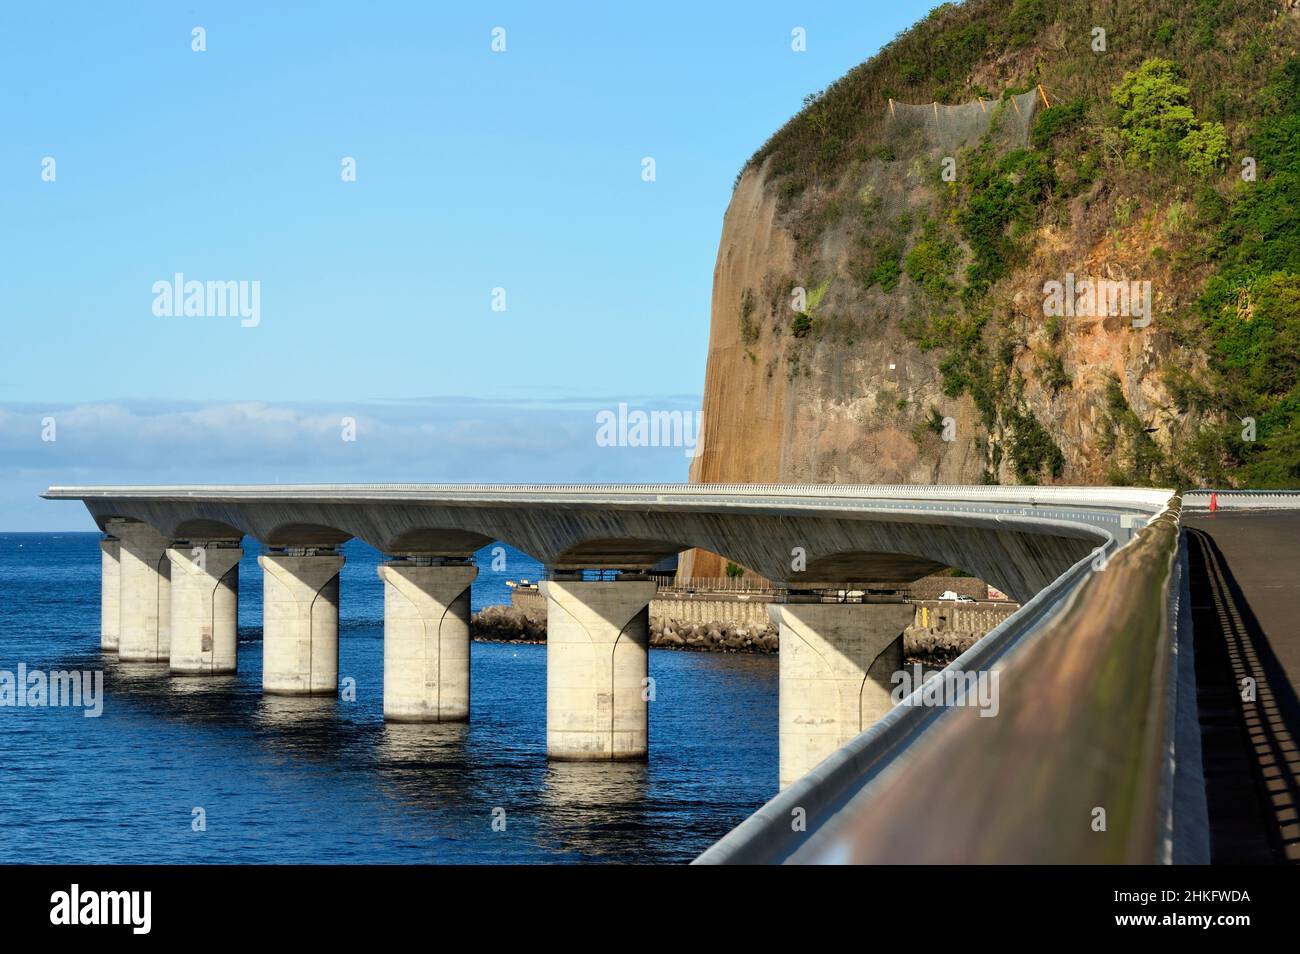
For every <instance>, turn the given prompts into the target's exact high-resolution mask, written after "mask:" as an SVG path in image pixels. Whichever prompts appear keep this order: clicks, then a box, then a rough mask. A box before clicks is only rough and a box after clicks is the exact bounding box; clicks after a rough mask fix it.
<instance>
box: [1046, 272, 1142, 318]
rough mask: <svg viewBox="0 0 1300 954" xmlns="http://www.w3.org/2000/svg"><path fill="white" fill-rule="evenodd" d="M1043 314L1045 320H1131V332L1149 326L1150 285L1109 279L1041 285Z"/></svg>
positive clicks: (1069, 275)
mask: <svg viewBox="0 0 1300 954" xmlns="http://www.w3.org/2000/svg"><path fill="white" fill-rule="evenodd" d="M1043 314H1044V315H1045V316H1046V317H1048V318H1062V317H1067V318H1069V317H1074V316H1075V315H1078V316H1079V317H1080V318H1104V317H1108V316H1111V317H1123V318H1132V319H1133V327H1134V328H1145V327H1146V326H1147V325H1149V324H1151V282H1149V281H1132V282H1130V281H1112V280H1111V279H1108V278H1080V279H1077V280H1076V279H1075V277H1074V272H1066V274H1065V281H1064V282H1058V281H1048V282H1044V283H1043Z"/></svg>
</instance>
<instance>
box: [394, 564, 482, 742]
mask: <svg viewBox="0 0 1300 954" xmlns="http://www.w3.org/2000/svg"><path fill="white" fill-rule="evenodd" d="M378 570H379V578H380V579H381V580H383V581H384V720H385V721H386V722H464V721H466V720H467V719H469V596H470V584H471V583H473V582H474V578H475V577H477V576H478V568H477V567H475V566H473V565H471V564H459V563H455V564H441V563H440V564H434V563H431V562H429V561H427V560H424V561H422V560H421V558H419V557H415V558H404V559H397V560H391V561H389V562H387V563H382V564H380V566H379V568H378Z"/></svg>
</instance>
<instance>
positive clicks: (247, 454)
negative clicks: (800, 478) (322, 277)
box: [0, 397, 699, 530]
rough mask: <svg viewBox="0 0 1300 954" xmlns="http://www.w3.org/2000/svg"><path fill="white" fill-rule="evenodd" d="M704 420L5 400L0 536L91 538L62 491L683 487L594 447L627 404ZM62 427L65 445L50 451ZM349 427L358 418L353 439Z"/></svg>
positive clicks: (490, 410)
mask: <svg viewBox="0 0 1300 954" xmlns="http://www.w3.org/2000/svg"><path fill="white" fill-rule="evenodd" d="M620 400H622V401H630V403H632V404H633V406H644V407H646V408H661V409H666V410H673V409H681V410H693V409H696V408H698V406H699V402H698V398H694V399H692V398H690V397H685V398H682V397H672V398H659V399H651V400H645V401H640V402H638V401H637V400H636V399H635V398H632V399H629V398H626V397H624V398H612V399H608V400H607V399H604V398H585V399H584V398H580V397H564V398H562V399H554V400H544V399H536V400H514V401H510V400H505V401H499V402H498V401H484V400H477V399H473V398H430V399H427V400H423V401H395V402H391V401H368V402H346V401H340V402H338V403H330V404H266V403H262V402H258V401H246V402H237V403H214V404H203V403H199V402H145V401H118V402H105V403H87V404H76V405H67V406H59V405H41V406H38V405H30V404H12V403H11V404H0V460H3V462H4V467H3V469H2V470H0V528H3V529H5V530H69V529H93V524H92V522H91V521H90V519H89V516H88V515H87V514H86V513H85V511H84V509H83V508H81V507H80V506H79V505H75V504H69V503H62V502H56V501H43V500H40V499H39V494H40V493H41V491H43V490H44V489H45V488H46V487H47V486H50V485H56V484H161V483H261V482H270V483H305V482H340V483H343V482H385V481H394V482H438V481H453V482H454V481H501V482H511V481H598V482H605V481H611V482H616V481H681V480H685V479H686V469H687V464H688V460H687V459H686V458H685V457H684V455H683V453H682V451H681V449H680V448H649V447H630V448H611V447H598V446H597V445H596V442H595V428H596V425H595V412H596V410H598V409H600V408H604V407H610V406H612V405H613V404H615V403H616V402H617V401H620ZM45 418H53V419H54V423H55V427H56V437H57V439H56V440H54V441H53V442H46V441H43V440H42V439H41V438H42V430H43V425H42V421H43V419H45ZM343 418H353V419H355V421H356V440H355V441H354V442H348V441H344V440H343V439H342V433H343V425H342V420H343Z"/></svg>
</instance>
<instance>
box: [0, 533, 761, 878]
mask: <svg viewBox="0 0 1300 954" xmlns="http://www.w3.org/2000/svg"><path fill="white" fill-rule="evenodd" d="M96 541H97V537H96V536H95V535H93V534H61V535H25V534H24V535H16V534H8V535H2V534H0V575H2V578H3V579H4V580H5V587H6V588H5V593H4V599H2V600H0V668H3V669H10V670H13V669H15V668H16V667H17V664H18V662H20V661H23V662H26V663H27V665H28V666H29V667H37V668H45V669H54V668H78V669H96V668H102V669H103V670H104V674H105V678H104V684H105V699H104V712H103V716H102V717H101V718H98V719H86V718H83V717H82V715H81V712H80V710H70V709H44V710H36V709H12V708H5V709H0V752H2V753H3V755H4V764H5V784H4V785H3V786H0V862H14V861H44V862H161V863H167V862H216V863H223V862H252V863H257V862H261V863H267V862H307V863H313V862H319V863H337V862H350V861H368V862H456V863H480V862H493V863H495V862H512V861H513V862H520V861H522V862H543V861H652V862H684V861H688V860H690V859H691V858H693V857H694V856H695V855H696V854H698V853H699V852H700V851H702V850H703V849H704V848H706V847H707V846H708V845H709V844H711V843H712V842H713V841H715V840H716V839H717V838H719V837H721V836H722V835H723V834H725V833H726V832H727V831H728V830H730V828H732V827H733V826H734V825H736V824H737V823H738V822H740V821H741V820H742V819H743V818H744V817H745V816H746V815H748V814H749V813H750V812H752V811H753V810H754V809H755V808H757V807H758V806H759V805H760V804H762V802H764V801H765V800H766V799H767V798H769V797H770V796H771V795H772V794H773V793H774V792H775V788H776V741H777V740H776V660H775V658H773V657H755V656H720V655H711V654H697V653H682V652H670V651H660V650H654V651H652V652H651V656H650V668H651V675H652V676H653V677H654V678H655V680H656V697H657V698H656V701H655V702H654V703H653V704H652V705H651V707H650V746H651V754H650V759H649V761H648V762H644V763H636V762H619V763H584V762H556V763H551V762H548V761H547V759H546V754H545V745H546V741H545V737H546V724H545V722H546V699H545V691H546V651H545V648H544V647H541V646H519V645H503V644H487V643H475V644H474V646H473V650H472V657H471V669H472V680H473V698H472V713H471V720H470V722H468V723H444V724H433V725H410V724H387V723H385V722H384V721H383V706H382V693H383V678H382V677H383V639H382V635H383V634H382V622H381V621H382V615H383V613H382V599H383V592H382V588H381V587H382V584H381V583H380V581H379V580H378V578H377V577H376V575H375V571H374V565H375V563H377V559H378V558H377V555H375V554H374V551H369V550H367V549H366V548H364V547H358V546H356V545H354V544H349V545H348V547H347V548H346V551H345V552H346V553H347V556H348V560H349V564H348V567H347V569H346V570H345V576H344V578H343V595H342V610H343V614H344V619H343V624H344V625H343V627H342V637H341V640H340V673H341V674H342V675H345V676H352V677H353V678H355V679H356V686H357V696H356V701H355V702H345V701H341V700H339V699H336V698H334V697H319V696H316V697H307V696H263V695H262V692H261V634H260V629H259V627H258V622H259V615H258V614H259V613H260V595H261V594H260V590H261V576H260V570H258V568H257V567H256V565H255V563H254V562H253V561H255V559H256V552H257V547H256V546H255V545H251V544H250V545H246V551H247V552H246V555H245V560H244V562H245V564H246V565H245V566H244V567H241V574H240V597H241V612H240V622H241V626H240V644H239V672H238V674H236V675H234V676H218V677H195V676H171V675H170V674H169V673H168V672H167V668H166V666H162V665H153V664H145V663H130V664H124V663H119V662H117V660H116V658H115V657H111V656H110V657H101V656H100V654H99V652H98V648H97V647H98V629H99V602H98V578H99V549H98V545H97V542H96ZM17 543H21V544H22V546H21V547H19V546H17V545H16V544H17ZM483 572H484V574H485V575H489V574H490V571H489V570H488V569H487V567H486V565H485V566H484V571H483ZM516 572H517V573H518V570H516ZM520 575H529V574H528V573H522V574H520ZM533 575H534V576H535V575H536V574H535V572H534V573H533ZM497 582H499V581H497ZM491 583H492V581H491V580H489V585H491ZM475 589H476V594H475V602H476V603H478V602H479V597H478V594H477V590H478V585H477V584H476V587H475ZM197 807H201V808H203V810H204V814H205V817H206V823H207V829H206V831H203V832H194V831H193V830H192V827H191V821H192V818H193V812H194V809H195V808H197ZM494 820H495V821H497V822H498V824H496V825H494V824H493V823H494ZM502 822H504V825H502V824H501V823H502Z"/></svg>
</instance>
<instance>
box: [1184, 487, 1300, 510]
mask: <svg viewBox="0 0 1300 954" xmlns="http://www.w3.org/2000/svg"><path fill="white" fill-rule="evenodd" d="M1183 508H1184V509H1186V510H1295V509H1300V490H1189V491H1187V492H1186V493H1184V494H1183Z"/></svg>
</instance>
